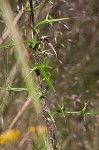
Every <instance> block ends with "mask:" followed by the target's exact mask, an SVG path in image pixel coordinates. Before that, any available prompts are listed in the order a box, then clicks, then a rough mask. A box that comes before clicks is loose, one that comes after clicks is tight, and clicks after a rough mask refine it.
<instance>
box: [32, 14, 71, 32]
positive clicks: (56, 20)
mask: <svg viewBox="0 0 99 150" xmlns="http://www.w3.org/2000/svg"><path fill="white" fill-rule="evenodd" d="M69 19H70V18H57V19H48V15H47V16H46V18H45V19H44V20H42V21H40V22H38V23H37V24H36V26H35V27H34V30H35V31H36V32H37V31H38V28H39V26H41V25H44V24H48V23H53V22H58V21H63V20H69Z"/></svg>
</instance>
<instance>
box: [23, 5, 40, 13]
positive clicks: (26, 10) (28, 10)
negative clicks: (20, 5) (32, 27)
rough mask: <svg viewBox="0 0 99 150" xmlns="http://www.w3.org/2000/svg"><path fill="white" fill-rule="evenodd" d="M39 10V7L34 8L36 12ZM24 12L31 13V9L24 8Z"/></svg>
mask: <svg viewBox="0 0 99 150" xmlns="http://www.w3.org/2000/svg"><path fill="white" fill-rule="evenodd" d="M39 8H40V5H38V6H36V7H35V8H34V10H37V9H39ZM24 11H25V12H31V8H30V7H28V8H26V9H25V10H24Z"/></svg>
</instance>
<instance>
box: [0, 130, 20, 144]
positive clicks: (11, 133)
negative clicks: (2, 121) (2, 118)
mask: <svg viewBox="0 0 99 150" xmlns="http://www.w3.org/2000/svg"><path fill="white" fill-rule="evenodd" d="M19 137H20V131H19V130H7V131H5V132H3V133H2V134H1V135H0V145H5V144H7V143H14V142H16V141H17V140H18V138H19Z"/></svg>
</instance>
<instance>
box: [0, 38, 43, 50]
mask: <svg viewBox="0 0 99 150" xmlns="http://www.w3.org/2000/svg"><path fill="white" fill-rule="evenodd" d="M23 43H24V44H28V45H30V46H31V47H32V48H34V47H35V46H39V44H40V43H41V41H37V42H34V41H33V40H25V41H23ZM14 46H15V43H14V42H12V43H10V44H5V45H2V46H0V49H2V48H6V49H8V48H11V47H14Z"/></svg>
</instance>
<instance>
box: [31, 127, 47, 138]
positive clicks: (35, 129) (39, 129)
mask: <svg viewBox="0 0 99 150" xmlns="http://www.w3.org/2000/svg"><path fill="white" fill-rule="evenodd" d="M29 132H30V133H31V134H32V135H33V134H35V133H37V134H38V135H39V136H42V135H43V134H47V133H48V129H47V127H46V126H42V125H40V126H37V127H34V126H31V127H29Z"/></svg>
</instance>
